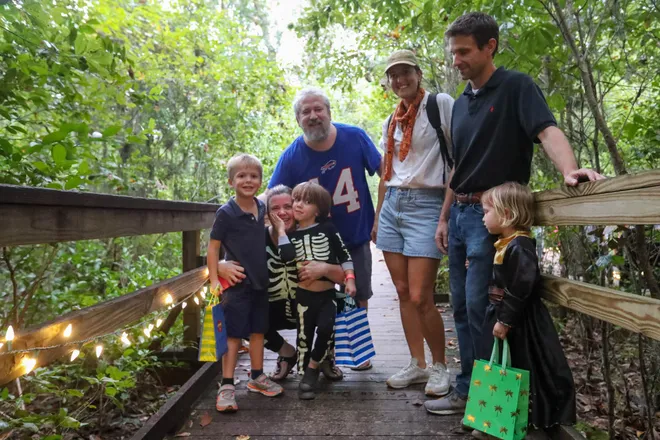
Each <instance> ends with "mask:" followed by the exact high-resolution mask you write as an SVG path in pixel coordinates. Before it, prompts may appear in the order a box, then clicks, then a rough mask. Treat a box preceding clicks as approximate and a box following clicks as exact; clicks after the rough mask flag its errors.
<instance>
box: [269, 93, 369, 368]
mask: <svg viewBox="0 0 660 440" xmlns="http://www.w3.org/2000/svg"><path fill="white" fill-rule="evenodd" d="M293 109H294V112H295V115H296V121H297V122H298V125H299V126H300V128H302V130H303V136H299V137H298V138H297V139H296V140H294V141H293V143H292V144H291V145H289V147H287V149H286V150H285V151H284V153H282V155H281V156H280V159H279V161H278V162H277V166H276V167H275V171H274V172H273V176H272V177H271V179H270V182H268V188H272V187H274V186H276V185H286V186H288V187H290V188H293V187H295V186H296V185H297V184H299V183H302V182H307V181H310V180H311V181H314V182H316V183H318V184H320V185H321V186H322V187H324V188H325V189H326V190H328V192H329V193H330V195H331V196H332V212H331V214H332V222H333V223H334V225H335V226H336V227H337V230H338V231H339V233H340V234H341V237H342V239H343V240H344V243H345V244H346V248H347V249H348V251H349V252H350V254H351V258H352V259H353V264H354V265H355V283H356V285H357V294H356V296H355V299H356V301H357V302H358V305H359V306H361V307H367V304H368V300H369V298H371V296H372V295H373V292H372V290H371V249H370V247H369V242H370V240H371V229H372V227H373V224H374V216H375V212H374V205H373V202H372V200H371V193H370V191H369V185H368V183H367V178H366V174H365V171H366V172H368V173H369V174H370V175H373V174H374V173H376V172H380V162H381V155H380V153H379V152H378V150H377V149H376V146H375V145H374V144H373V142H372V141H371V139H369V136H368V135H367V133H365V132H364V130H362V129H361V128H358V127H354V126H352V125H346V124H339V123H336V122H332V118H331V112H330V100H329V99H328V97H327V96H326V95H325V94H324V93H323V91H322V90H320V89H317V88H313V87H309V88H305V89H303V90H301V91H300V92H298V95H297V96H296V98H295V100H294V104H293ZM369 367H370V364H368V365H364V366H363V367H362V369H364V368H369ZM358 368H359V367H358Z"/></svg>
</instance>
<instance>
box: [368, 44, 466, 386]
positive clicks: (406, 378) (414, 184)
mask: <svg viewBox="0 0 660 440" xmlns="http://www.w3.org/2000/svg"><path fill="white" fill-rule="evenodd" d="M385 73H386V75H387V80H388V84H389V86H390V87H391V88H392V91H393V92H394V93H395V94H396V95H397V96H398V97H399V98H401V100H400V101H399V104H398V105H397V107H396V110H395V111H394V113H393V114H392V115H390V117H388V118H387V120H386V121H385V122H384V123H383V137H382V140H381V143H380V146H381V148H382V149H383V151H384V152H385V154H384V156H383V170H382V173H381V180H380V185H379V188H378V205H377V209H376V222H375V224H374V229H373V232H372V239H375V242H376V247H378V248H379V249H380V250H382V251H383V255H384V257H385V263H386V264H387V268H388V269H389V272H390V275H391V276H392V281H393V283H394V286H395V288H396V291H397V294H398V296H399V308H400V312H401V321H402V324H403V330H404V333H405V335H406V341H407V343H408V347H409V349H410V354H411V358H412V359H411V360H410V363H409V364H408V365H407V366H405V367H404V368H403V369H402V370H401V371H399V372H398V373H396V374H394V375H393V376H392V377H390V378H389V379H388V380H387V385H388V386H390V387H391V388H405V387H407V386H409V385H411V384H416V383H426V388H425V393H426V394H427V395H429V396H443V395H445V394H447V393H448V392H449V383H450V377H449V374H448V372H447V367H446V365H445V336H444V335H445V333H444V323H443V322H442V316H441V315H440V313H439V312H438V310H437V309H436V307H435V303H434V301H433V290H434V282H435V278H436V274H437V271H438V264H439V262H440V259H441V258H442V254H441V253H440V251H439V250H438V248H437V246H436V244H435V241H434V236H435V230H436V227H437V225H438V220H439V215H440V210H441V208H442V203H443V200H444V194H445V186H446V184H447V181H446V180H447V177H448V176H449V170H450V169H451V165H450V164H451V158H450V156H449V151H450V150H451V139H450V137H449V134H450V124H451V111H452V105H453V103H454V100H453V99H452V98H451V97H450V96H449V95H447V94H444V93H440V94H437V95H434V94H430V93H429V92H427V91H425V90H424V89H423V88H422V71H421V69H420V68H419V65H418V63H417V59H416V57H415V54H414V53H413V52H411V51H409V50H399V51H397V52H394V53H393V54H392V55H391V56H390V57H389V59H388V62H387V67H386V69H385ZM424 340H426V343H427V344H428V346H429V348H430V350H431V354H432V357H433V363H432V364H430V365H428V366H427V362H426V359H425V357H424Z"/></svg>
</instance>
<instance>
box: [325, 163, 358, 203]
mask: <svg viewBox="0 0 660 440" xmlns="http://www.w3.org/2000/svg"><path fill="white" fill-rule="evenodd" d="M332 203H333V204H334V205H335V206H339V205H343V204H345V203H347V204H348V205H347V206H346V211H348V212H354V211H357V210H358V209H360V201H359V200H358V192H357V191H356V190H355V185H353V174H352V173H351V169H350V168H344V169H343V170H341V174H340V175H339V180H338V181H337V186H336V187H335V193H334V194H333V195H332Z"/></svg>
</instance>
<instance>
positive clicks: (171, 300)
mask: <svg viewBox="0 0 660 440" xmlns="http://www.w3.org/2000/svg"><path fill="white" fill-rule="evenodd" d="M173 302H174V298H172V295H170V294H169V293H168V294H167V296H166V297H165V304H172V303H173Z"/></svg>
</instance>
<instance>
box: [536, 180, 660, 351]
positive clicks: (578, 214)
mask: <svg viewBox="0 0 660 440" xmlns="http://www.w3.org/2000/svg"><path fill="white" fill-rule="evenodd" d="M534 196H535V201H536V216H535V217H536V224H537V225H538V226H562V225H564V226H565V225H655V224H660V170H653V171H646V172H643V173H639V174H635V175H628V176H621V177H616V178H613V179H607V180H602V181H598V182H589V183H583V184H580V185H579V186H577V187H573V188H567V187H562V188H560V189H554V190H550V191H543V192H539V193H536V194H534ZM543 296H544V297H545V298H546V299H548V300H550V301H552V302H554V303H556V304H559V305H561V306H564V307H566V308H569V309H572V310H575V311H578V312H580V313H584V314H586V315H589V316H592V317H594V318H598V319H600V320H603V321H606V322H609V323H611V324H614V325H618V326H620V327H623V328H626V329H628V330H631V331H633V332H636V333H641V334H643V335H645V336H648V337H649V338H653V339H656V340H660V300H657V299H653V298H649V297H646V296H641V295H632V294H629V293H624V292H620V291H618V290H614V289H609V288H606V287H600V286H595V285H591V284H587V283H582V282H579V281H571V280H567V279H563V278H557V277H553V276H547V275H546V276H544V277H543Z"/></svg>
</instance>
